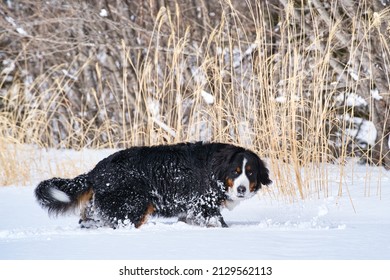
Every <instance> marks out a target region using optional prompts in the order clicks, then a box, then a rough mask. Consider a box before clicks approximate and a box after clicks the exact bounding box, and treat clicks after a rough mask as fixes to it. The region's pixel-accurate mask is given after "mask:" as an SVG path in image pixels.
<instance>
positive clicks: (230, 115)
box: [0, 0, 390, 196]
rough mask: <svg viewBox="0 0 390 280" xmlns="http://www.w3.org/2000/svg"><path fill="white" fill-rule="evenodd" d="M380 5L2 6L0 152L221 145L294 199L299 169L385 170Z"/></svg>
mask: <svg viewBox="0 0 390 280" xmlns="http://www.w3.org/2000/svg"><path fill="white" fill-rule="evenodd" d="M387 5H388V3H387V2H386V1H384V0H382V1H379V0H374V1H366V0H365V1H352V0H339V1H321V0H312V1H303V0H302V1H288V0H272V1H254V0H247V1H236V0H215V1H202V0H195V1H159V0H151V1H130V0H129V1H109V0H107V1H73V0H70V1H66V2H62V1H57V0H53V1H31V0H30V1H29V0H21V1H12V0H9V1H3V2H1V3H0V27H1V30H0V60H1V61H2V64H1V65H0V72H1V76H0V129H1V131H0V133H1V135H0V137H1V140H0V146H2V147H5V148H3V152H2V153H3V154H6V153H7V148H6V145H7V143H18V144H25V143H29V144H37V145H39V146H41V147H56V148H73V149H81V148H85V147H87V148H106V147H109V148H121V147H128V146H132V145H141V144H147V145H151V144H158V143H173V142H179V141H194V140H207V141H227V142H232V143H238V144H240V145H244V146H248V147H251V148H252V149H254V150H256V151H257V152H259V153H260V154H261V155H262V156H263V157H267V158H269V159H270V161H271V162H274V163H275V168H274V170H275V174H276V176H278V178H279V180H278V182H281V183H280V184H281V185H284V186H285V185H286V184H287V185H289V184H290V183H289V177H290V176H291V174H290V172H287V173H286V172H285V171H283V170H279V168H280V167H281V166H280V165H279V163H280V162H285V163H289V164H292V166H293V171H291V172H292V173H293V174H294V175H293V176H294V177H295V178H296V181H297V182H296V183H293V184H294V188H295V187H296V186H298V189H299V192H300V194H301V196H304V195H305V192H306V189H308V188H309V185H310V180H307V178H308V177H310V176H307V175H306V179H304V178H303V177H302V175H300V171H298V170H299V168H301V167H302V166H311V167H310V170H311V171H310V172H312V173H311V174H312V176H313V177H316V176H317V175H318V174H317V171H315V172H313V168H312V164H317V163H321V162H334V161H340V162H343V161H344V160H345V158H346V157H349V156H359V157H361V158H362V159H364V160H365V161H367V162H369V163H374V164H378V165H384V166H385V167H386V168H389V167H390V154H389V132H390V124H389V123H388V122H387V120H388V114H389V102H390V100H389V73H390V72H389V71H388V67H389V65H390V64H389V43H388V42H390V41H389V30H390V29H389V22H390V21H389V17H390V11H389V9H388V8H387ZM370 125H371V126H370ZM372 127H375V129H374V131H373V129H372ZM365 130H367V131H366V132H365ZM375 131H376V133H377V134H376V135H374V136H372V135H373V132H375ZM363 132H365V133H363ZM373 138H374V139H373ZM367 139H369V140H367ZM318 173H319V174H320V173H321V171H318ZM321 174H322V173H321ZM319 176H320V177H321V176H322V175H319ZM324 176H325V175H324ZM304 177H305V176H304ZM323 179H324V180H319V181H326V178H323ZM318 188H321V186H320V187H318Z"/></svg>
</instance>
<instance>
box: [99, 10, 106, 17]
mask: <svg viewBox="0 0 390 280" xmlns="http://www.w3.org/2000/svg"><path fill="white" fill-rule="evenodd" d="M99 16H101V17H108V12H107V10H106V9H101V10H100V13H99Z"/></svg>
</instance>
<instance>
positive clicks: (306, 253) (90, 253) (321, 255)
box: [0, 150, 390, 260]
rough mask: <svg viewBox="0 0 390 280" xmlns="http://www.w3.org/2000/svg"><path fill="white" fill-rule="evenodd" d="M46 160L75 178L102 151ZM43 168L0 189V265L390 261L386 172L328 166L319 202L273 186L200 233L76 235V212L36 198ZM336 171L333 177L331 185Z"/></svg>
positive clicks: (164, 230)
mask: <svg viewBox="0 0 390 280" xmlns="http://www.w3.org/2000/svg"><path fill="white" fill-rule="evenodd" d="M45 153H46V156H47V157H48V158H50V159H51V160H53V159H55V158H57V159H58V160H59V159H60V158H61V157H64V156H65V155H66V156H67V157H72V158H74V159H75V161H78V162H77V165H78V166H80V173H83V172H85V171H87V170H88V169H89V168H91V167H92V166H93V165H94V164H96V163H97V161H96V158H99V157H100V158H103V157H105V156H107V154H108V152H107V151H103V152H100V151H88V152H86V151H82V152H75V151H69V152H67V151H66V150H62V151H53V150H48V151H45ZM36 165H39V166H36ZM41 165H42V166H41ZM43 165H44V163H43V162H40V164H38V163H37V164H34V165H32V166H33V167H34V168H36V171H35V173H34V172H33V171H32V173H33V174H34V176H33V178H34V179H33V180H34V182H32V183H27V184H26V185H25V186H21V185H14V186H8V187H0V221H1V223H0V259H2V260H19V259H24V260H35V259H54V260H67V259H72V260H79V259H91V260H107V259H116V260H118V259H122V260H123V259H133V260H137V259H143V260H155V259H165V260H176V259H180V260H191V259H203V260H205V259H209V260H217V259H219V260H220V259H224V260H237V259H241V260H243V259H244V260H251V259H252V260H255V259H269V260H292V259H293V260H308V259H314V260H318V259H321V260H335V259H336V260H339V259H345V260H347V259H353V260H368V259H373V260H379V259H389V258H390V239H389V238H388V233H389V232H390V188H388V185H389V183H390V174H389V173H388V172H387V171H385V170H384V169H383V168H379V167H370V166H364V165H358V164H357V160H355V159H351V160H350V161H349V163H348V164H347V165H345V166H342V167H341V166H338V165H327V166H326V168H327V169H326V170H327V172H328V173H329V174H328V177H329V178H330V179H329V186H328V193H329V195H328V196H327V197H324V196H323V195H318V194H313V195H312V196H311V197H309V198H307V199H305V200H300V199H298V198H295V199H294V202H288V201H289V199H288V198H286V197H283V196H282V195H281V194H278V193H277V190H276V188H275V186H271V187H269V189H264V190H262V191H261V192H260V193H259V194H258V195H256V196H254V197H253V198H251V199H249V200H246V201H243V202H241V203H240V204H239V205H238V206H237V207H235V208H234V209H233V210H232V211H229V210H228V209H224V210H223V211H222V215H223V216H224V219H225V221H226V223H227V224H228V225H229V228H204V227H198V226H192V225H188V224H185V223H183V222H177V218H169V219H167V218H158V217H153V218H151V219H150V220H149V221H148V222H147V223H146V224H145V225H143V226H142V227H140V228H139V229H136V228H134V227H131V228H123V229H116V230H114V229H110V228H99V229H81V228H80V227H79V225H78V220H79V219H78V216H77V215H69V216H65V217H64V216H59V217H49V216H48V214H47V212H46V211H44V210H43V209H41V208H40V206H39V205H38V203H37V202H36V201H35V197H34V194H33V191H34V188H35V186H36V185H37V184H38V183H39V181H41V180H43V179H47V178H48V177H50V176H53V177H54V176H55V174H52V175H50V176H49V174H48V172H46V171H45V169H47V167H46V166H43ZM49 165H51V166H52V165H53V163H52V162H50V163H49ZM85 166H88V168H86V167H85ZM340 168H343V172H342V173H343V174H344V176H343V178H342V179H341V180H340V179H337V178H339V174H340ZM271 176H272V170H271ZM273 179H274V178H273ZM340 182H341V183H340ZM340 184H341V187H342V195H341V196H339V195H338V193H339V188H340Z"/></svg>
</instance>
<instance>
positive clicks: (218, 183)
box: [35, 142, 272, 228]
mask: <svg viewBox="0 0 390 280" xmlns="http://www.w3.org/2000/svg"><path fill="white" fill-rule="evenodd" d="M271 183H272V181H271V180H270V178H269V175H268V169H267V168H266V167H265V164H264V162H263V161H262V160H261V159H260V158H259V157H258V156H257V155H256V154H255V153H253V152H252V151H250V150H248V149H244V148H242V147H238V146H234V145H231V144H224V143H203V142H198V143H181V144H173V145H161V146H152V147H132V148H129V149H125V150H121V151H119V152H116V153H114V154H112V155H111V156H109V157H107V158H105V159H103V160H102V161H100V162H99V163H98V164H97V165H96V166H95V168H94V169H92V170H91V171H90V172H88V173H85V174H82V175H79V176H77V177H76V178H74V179H63V178H53V179H49V180H46V181H42V182H41V183H40V184H39V185H38V187H37V188H36V189H35V195H36V198H37V200H38V202H39V204H40V205H41V206H42V207H44V208H47V209H48V211H49V214H50V213H53V214H63V213H66V212H70V211H72V210H75V209H77V208H79V209H80V216H81V217H80V224H81V227H85V228H90V227H100V226H109V227H113V228H118V227H122V226H128V225H129V226H131V225H133V226H135V227H136V228H138V227H140V226H141V225H143V224H144V223H145V222H146V220H147V218H148V216H150V215H159V216H162V217H175V216H176V217H178V220H179V221H182V222H185V223H188V224H192V225H199V226H207V227H227V224H226V223H225V221H224V220H223V217H222V215H221V212H220V211H221V208H222V207H227V208H228V209H230V210H231V209H233V207H235V206H236V205H237V204H238V203H239V202H240V201H242V200H244V199H248V198H250V197H252V196H253V195H254V194H255V193H256V192H257V191H258V190H259V189H260V188H261V185H269V184H271Z"/></svg>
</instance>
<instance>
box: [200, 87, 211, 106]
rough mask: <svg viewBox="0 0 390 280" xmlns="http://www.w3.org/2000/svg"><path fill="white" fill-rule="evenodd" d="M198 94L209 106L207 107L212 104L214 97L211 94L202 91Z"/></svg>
mask: <svg viewBox="0 0 390 280" xmlns="http://www.w3.org/2000/svg"><path fill="white" fill-rule="evenodd" d="M200 94H201V96H202V97H203V99H204V101H205V102H206V103H207V104H209V105H211V104H214V100H215V99H214V96H213V95H212V94H211V93H208V92H207V91H204V90H202V91H201V92H200Z"/></svg>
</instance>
